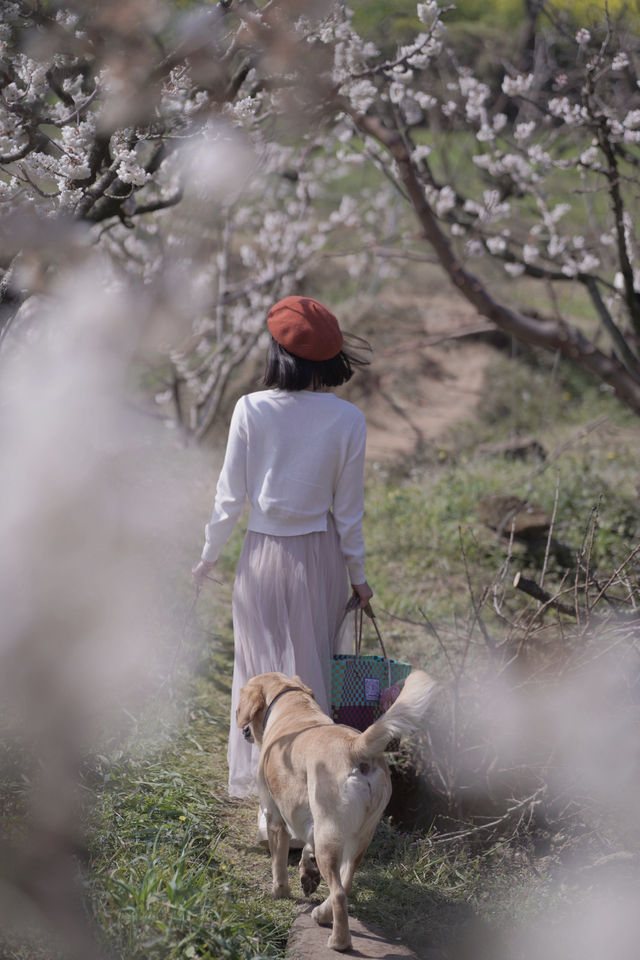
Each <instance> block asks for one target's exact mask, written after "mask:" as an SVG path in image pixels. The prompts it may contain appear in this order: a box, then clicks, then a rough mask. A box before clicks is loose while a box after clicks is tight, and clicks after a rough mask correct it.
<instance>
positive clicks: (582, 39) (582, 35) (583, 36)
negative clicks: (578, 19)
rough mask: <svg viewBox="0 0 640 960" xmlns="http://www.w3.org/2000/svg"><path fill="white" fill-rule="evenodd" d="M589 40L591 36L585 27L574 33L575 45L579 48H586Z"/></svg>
mask: <svg viewBox="0 0 640 960" xmlns="http://www.w3.org/2000/svg"><path fill="white" fill-rule="evenodd" d="M590 40H591V34H590V33H589V31H588V30H587V29H586V28H585V27H581V28H580V29H579V30H578V32H577V33H576V43H577V44H578V46H579V47H584V46H586V45H587V44H588V43H589V41H590Z"/></svg>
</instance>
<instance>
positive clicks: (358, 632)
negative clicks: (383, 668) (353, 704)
mask: <svg viewBox="0 0 640 960" xmlns="http://www.w3.org/2000/svg"><path fill="white" fill-rule="evenodd" d="M364 613H366V615H367V616H368V617H369V619H370V620H371V622H372V623H373V628H374V630H375V631H376V636H377V637H378V643H379V644H380V649H381V650H382V656H383V658H384V662H385V663H386V665H387V673H388V676H389V686H391V662H390V660H389V658H388V657H387V651H386V650H385V647H384V641H383V639H382V634H381V633H380V630H379V628H378V624H377V622H376V615H375V613H374V612H373V608H372V606H371V604H370V603H367V605H366V606H365V607H359V608H358V609H357V610H356V611H355V616H354V621H353V622H354V631H355V651H356V657H359V656H360V648H361V646H362V624H363V614H364Z"/></svg>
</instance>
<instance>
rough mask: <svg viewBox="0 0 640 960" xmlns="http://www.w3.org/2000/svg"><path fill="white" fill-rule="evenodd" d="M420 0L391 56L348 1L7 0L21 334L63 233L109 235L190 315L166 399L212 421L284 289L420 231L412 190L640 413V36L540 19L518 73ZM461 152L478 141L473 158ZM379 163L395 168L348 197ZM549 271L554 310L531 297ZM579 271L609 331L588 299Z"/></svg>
mask: <svg viewBox="0 0 640 960" xmlns="http://www.w3.org/2000/svg"><path fill="white" fill-rule="evenodd" d="M529 7H530V8H531V9H532V10H533V9H534V8H535V12H534V14H533V15H532V17H531V23H534V21H535V17H536V16H537V14H538V13H539V9H540V8H539V5H536V4H529ZM416 12H417V20H416V23H418V22H419V23H420V24H421V29H418V30H417V31H416V35H415V37H414V39H413V40H412V42H410V43H408V44H405V45H403V46H401V47H399V48H398V50H397V52H396V54H395V55H394V56H393V57H392V58H391V59H389V58H387V57H383V56H382V55H381V54H380V53H379V52H378V50H377V49H376V48H375V46H374V44H372V43H371V42H369V41H366V40H365V39H363V38H362V37H361V36H359V34H358V33H357V31H356V30H355V29H354V27H353V19H352V16H351V13H350V11H349V10H348V8H347V7H346V6H345V4H344V3H343V2H342V0H335V2H333V0H332V2H329V0H326V2H324V3H320V4H318V3H310V2H305V0H288V2H283V3H279V4H274V3H265V4H256V3H254V2H253V0H221V2H220V3H218V4H217V5H216V6H213V5H208V4H205V5H200V6H188V7H187V8H186V9H185V8H182V7H181V8H180V9H176V7H174V6H173V5H171V4H164V3H162V2H161V0H153V2H151V0H149V2H143V0H114V2H113V3H110V4H106V5H105V4H100V3H97V2H96V3H73V2H69V3H65V4H60V5H58V6H57V7H53V6H48V5H42V4H38V3H35V2H29V0H21V2H7V0H3V2H2V18H1V19H2V33H1V35H0V41H1V43H2V49H1V51H0V52H1V57H2V59H1V64H0V83H1V85H2V95H1V99H0V199H1V200H2V203H3V209H4V210H5V211H6V212H7V214H8V215H7V216H6V217H5V218H4V220H5V224H8V225H9V226H8V229H7V231H6V232H7V237H6V239H7V242H6V243H5V246H4V253H3V254H2V257H3V259H2V260H1V261H0V267H1V268H2V270H3V276H2V279H1V281H0V337H2V336H3V334H4V335H7V334H8V333H9V331H11V330H12V328H14V332H15V326H16V324H15V319H14V318H15V317H16V316H17V318H18V321H19V320H20V317H21V315H22V314H23V313H24V307H23V308H21V304H23V303H24V301H25V299H27V301H28V298H29V296H30V295H31V294H33V293H42V292H43V291H44V292H45V293H46V290H47V284H48V283H49V278H50V276H51V272H52V271H51V263H52V262H59V258H60V256H61V255H62V254H61V252H60V249H59V248H60V245H59V244H58V245H56V244H55V243H54V244H53V247H54V248H55V247H56V246H57V249H56V250H55V256H53V255H52V252H51V251H52V243H51V235H52V231H53V232H54V233H55V230H60V231H62V233H61V236H62V237H63V240H64V246H65V249H66V250H67V251H72V252H73V256H72V257H71V259H69V256H70V255H69V256H67V261H68V262H69V263H70V264H71V266H72V267H73V268H74V269H77V264H78V262H79V259H78V258H80V259H82V256H83V255H84V251H85V250H86V248H87V246H93V247H96V248H98V249H99V250H100V251H102V253H103V254H105V255H106V261H105V262H108V263H109V272H108V280H106V279H105V282H108V283H111V284H113V283H124V282H127V283H130V284H137V285H138V286H139V287H144V288H146V290H147V291H148V292H149V291H151V292H152V296H153V298H154V304H155V307H156V309H157V310H159V311H160V312H161V313H164V315H165V316H166V317H167V318H169V319H173V320H174V321H175V322H176V326H177V327H178V329H179V330H180V336H179V337H178V336H176V334H175V333H173V334H172V335H171V336H165V337H164V341H163V343H164V346H165V348H166V350H167V352H168V353H169V354H170V358H171V363H170V367H169V369H168V372H167V373H166V375H165V385H164V388H163V389H161V390H160V391H159V393H158V400H159V402H160V403H161V404H163V405H166V407H167V409H172V410H173V414H174V416H176V417H177V419H178V420H179V422H180V423H181V424H182V425H183V426H184V428H185V429H186V430H187V431H188V432H190V433H192V434H193V435H195V436H197V437H200V436H202V435H203V433H204V432H205V431H206V430H207V429H208V427H209V425H210V424H211V422H212V420H213V418H214V417H215V414H216V411H217V410H218V408H219V404H220V400H221V398H222V396H223V393H224V390H225V387H226V385H227V383H228V380H229V378H230V376H231V374H232V373H233V371H234V369H235V368H236V367H237V365H238V364H240V363H241V362H242V361H243V360H244V359H245V358H246V357H247V356H248V355H249V354H250V353H251V351H252V349H253V347H254V346H255V345H256V344H257V343H258V342H259V341H260V338H261V336H263V334H262V330H263V318H264V314H265V312H266V309H267V307H268V305H269V304H270V303H272V302H273V300H274V299H277V298H278V297H279V296H281V295H284V294H285V293H288V292H290V291H291V290H292V289H294V288H297V289H299V288H301V285H302V284H303V283H304V280H305V277H306V276H307V275H308V272H309V270H310V269H311V268H312V267H313V266H314V265H315V264H316V263H317V261H318V258H319V257H320V256H328V255H330V254H331V255H335V254H337V253H341V254H344V256H343V260H342V262H343V263H344V264H345V265H346V266H347V267H349V268H350V269H351V270H352V272H353V273H354V274H356V273H357V272H358V271H359V270H361V269H362V268H363V264H364V262H365V258H371V257H373V256H375V255H376V252H377V251H378V250H379V249H380V247H381V246H382V247H384V248H385V250H386V251H387V252H388V250H389V246H390V244H395V246H396V247H397V248H398V251H399V252H403V251H404V252H408V248H409V247H412V246H414V245H415V229H414V230H412V231H408V230H407V231H405V234H406V236H405V235H403V233H402V232H398V231H394V230H393V229H392V228H391V226H390V221H389V219H388V211H389V210H391V209H392V204H391V203H390V197H395V198H399V197H400V198H402V200H403V202H405V203H406V205H407V210H408V211H411V213H412V215H413V216H414V217H417V220H418V223H419V226H420V231H421V236H422V242H423V243H426V244H428V245H429V246H430V247H431V248H432V250H433V252H435V255H436V256H437V259H438V260H439V262H440V263H441V264H442V266H443V268H444V270H445V271H446V272H447V273H448V275H449V276H450V278H451V280H452V282H453V284H454V285H455V287H456V288H457V289H458V290H459V291H460V293H461V294H462V295H463V296H465V297H466V298H467V299H468V300H469V301H470V302H471V303H473V304H474V305H475V307H476V308H477V309H478V311H479V312H480V313H481V314H483V315H484V316H486V317H487V318H488V319H489V320H490V321H491V322H492V323H493V324H495V325H496V326H497V327H498V328H500V329H501V330H503V331H505V332H506V333H507V334H509V335H512V336H514V337H516V338H517V339H519V340H522V341H524V342H527V343H531V344H536V345H538V346H542V347H544V348H546V349H549V350H552V351H559V352H560V353H561V354H563V355H565V356H567V357H570V358H572V359H573V360H575V361H576V362H577V363H579V364H581V365H582V366H583V367H585V368H586V369H587V370H589V371H591V373H592V374H594V375H595V376H596V377H597V378H599V379H600V380H601V381H602V382H603V383H605V384H607V385H608V386H609V387H610V388H611V389H612V390H613V391H614V392H615V393H616V394H617V396H618V397H619V398H620V399H621V400H622V402H624V403H625V404H627V405H628V406H629V407H630V408H631V409H632V410H634V412H636V413H640V370H639V356H640V346H639V344H640V298H639V292H638V291H640V267H639V265H638V263H637V245H636V238H635V232H634V223H635V204H636V197H635V193H636V190H635V185H636V179H637V177H636V172H637V167H638V162H639V160H638V153H637V149H638V148H637V143H638V141H639V140H640V91H639V89H638V82H637V75H636V71H635V57H636V41H635V38H634V37H633V35H631V34H630V33H626V34H620V33H617V32H616V30H614V28H613V27H612V25H611V24H609V23H607V21H606V19H605V18H604V15H603V24H602V29H600V30H599V31H598V30H597V28H592V31H591V32H589V31H588V30H587V29H586V28H581V29H580V30H578V31H577V33H575V31H574V32H573V33H572V34H571V35H570V36H568V35H567V33H566V31H565V33H564V34H563V33H562V30H561V29H560V28H558V29H555V30H554V29H552V28H551V27H545V29H544V30H542V29H539V30H534V31H532V32H530V36H529V40H528V43H529V50H530V54H531V56H529V57H528V58H525V59H526V60H527V62H528V66H526V67H525V68H524V69H525V72H523V62H524V61H523V60H522V58H521V57H519V56H514V66H511V65H510V64H509V63H506V64H505V65H504V69H503V70H502V71H501V75H500V79H499V82H498V83H497V84H496V85H495V86H492V85H491V84H490V83H489V82H488V81H487V80H486V78H484V79H483V78H478V77H476V76H475V74H474V70H473V64H467V63H463V62H460V60H459V58H458V56H457V54H456V51H455V50H454V49H453V48H452V47H450V46H449V44H448V42H447V32H446V27H445V22H446V15H447V10H446V9H443V10H441V9H440V7H439V6H438V4H437V3H436V2H435V0H432V2H426V3H418V4H417V8H416ZM592 34H593V35H592ZM451 150H458V151H461V152H462V154H463V155H465V156H466V162H465V163H463V164H461V165H459V167H458V169H459V170H460V171H461V172H460V173H458V174H456V173H455V172H454V173H452V172H451V170H450V168H449V165H448V164H447V163H446V154H447V152H449V151H451ZM443 155H444V156H445V161H444V162H443V161H442V156H443ZM363 164H365V165H370V164H372V165H375V166H376V167H377V168H378V169H379V171H381V172H382V174H383V175H384V179H383V180H381V185H380V186H378V187H375V188H371V189H370V190H367V191H362V192H360V193H359V194H358V195H357V196H353V195H350V194H349V193H348V192H347V193H345V188H344V183H347V184H348V182H349V181H348V180H345V179H344V177H345V173H346V172H347V171H348V169H349V167H350V166H351V165H363ZM9 214H10V215H9ZM70 222H73V223H75V224H80V225H81V226H82V230H81V231H80V233H78V232H75V233H74V232H73V231H71V232H70V229H69V224H70ZM25 223H31V225H32V229H31V230H30V231H29V230H26V228H25V226H24V224H25ZM43 223H44V224H46V229H45V230H44V235H46V236H47V237H48V238H49V241H48V245H47V247H46V250H44V251H43V247H42V242H43V241H42V236H43V232H42V230H41V229H40V226H41V225H42V224H43ZM34 224H37V225H38V226H37V227H36V228H35V229H33V225H34ZM25 230H26V232H25ZM410 234H411V236H410ZM407 238H408V239H407ZM56 258H58V259H56ZM35 261H37V262H38V266H37V268H36V266H34V263H35ZM496 265H497V266H498V269H499V270H500V271H502V272H503V276H505V278H506V279H509V278H511V280H512V285H511V286H509V285H508V284H505V283H500V284H496V283H495V278H496ZM106 276H107V274H106V273H105V278H106ZM519 278H521V279H519ZM525 281H526V283H527V284H529V285H531V284H538V285H539V286H540V288H541V293H543V294H544V295H548V297H549V303H550V307H549V309H548V311H547V312H543V311H541V310H540V308H539V307H537V309H536V310H530V309H526V307H524V306H522V305H520V304H522V302H523V300H524V298H523V297H522V296H521V295H520V287H521V285H522V283H523V282H525ZM568 285H572V287H573V288H575V287H577V288H579V289H580V290H582V291H584V294H585V296H586V298H587V299H588V301H589V303H590V305H591V308H592V312H593V315H594V316H595V317H596V318H597V321H598V324H599V326H597V327H595V326H594V325H593V324H592V325H591V327H590V328H587V327H585V329H582V328H580V327H579V326H578V325H576V324H575V323H572V322H571V321H570V318H569V317H568V316H566V315H565V313H564V312H563V310H562V308H561V306H560V300H561V291H562V289H563V287H567V286H568ZM494 287H496V288H497V289H499V290H500V294H499V295H498V294H497V293H495V292H494V290H493V288H494ZM530 289H531V287H530V286H528V287H527V290H530ZM539 300H540V296H539V295H536V302H537V303H538V301H539ZM20 308H21V309H20ZM18 326H19V323H18ZM587 329H591V333H588V332H585V331H586V330H587Z"/></svg>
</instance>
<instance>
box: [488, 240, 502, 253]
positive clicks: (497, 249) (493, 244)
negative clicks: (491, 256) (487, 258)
mask: <svg viewBox="0 0 640 960" xmlns="http://www.w3.org/2000/svg"><path fill="white" fill-rule="evenodd" d="M486 243H487V248H488V250H489V252H490V253H504V251H505V250H506V249H507V242H506V240H505V239H504V237H488V239H487V241H486Z"/></svg>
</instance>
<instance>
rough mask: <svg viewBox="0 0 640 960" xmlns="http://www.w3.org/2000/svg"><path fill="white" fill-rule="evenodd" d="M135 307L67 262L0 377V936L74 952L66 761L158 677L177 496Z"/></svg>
mask: <svg viewBox="0 0 640 960" xmlns="http://www.w3.org/2000/svg"><path fill="white" fill-rule="evenodd" d="M150 307H151V303H150V302H149V301H148V300H147V299H145V298H144V297H143V296H141V295H140V294H139V293H137V292H135V291H134V290H133V289H127V288H125V287H120V288H118V287H116V286H115V285H111V286H109V285H108V284H106V283H105V270H104V264H103V263H102V262H101V261H99V260H98V259H95V260H93V259H89V260H88V262H87V263H85V264H84V265H76V266H75V267H74V270H73V273H71V271H69V272H67V273H64V272H63V273H61V274H60V276H59V277H58V279H57V281H56V282H55V283H54V285H53V289H52V291H51V295H50V296H49V297H47V299H46V300H44V299H43V300H42V301H38V302H36V301H35V298H32V300H31V301H27V303H26V304H25V306H24V307H23V308H22V316H21V317H20V318H19V322H18V323H17V324H16V325H15V327H14V331H15V333H14V335H13V338H12V340H11V341H10V342H9V343H8V344H7V345H6V349H5V353H4V357H3V376H2V380H1V381H0V449H2V471H0V504H1V510H0V536H1V539H2V543H3V551H2V555H1V556H0V608H1V609H2V633H1V634H0V704H1V705H2V708H1V714H0V741H2V742H3V744H4V747H3V750H2V752H1V753H0V773H1V774H2V779H3V780H6V778H7V777H8V776H11V777H12V778H13V780H14V781H15V779H16V778H18V779H19V778H20V776H22V777H23V778H24V780H25V781H26V783H27V784H28V787H27V809H26V810H25V811H24V818H25V819H24V822H23V824H22V826H21V827H19V828H18V830H17V834H18V835H17V836H16V837H14V838H13V839H12V842H11V843H10V842H9V841H8V840H5V841H4V842H3V841H2V840H1V839H0V926H7V925H8V924H11V925H12V927H13V928H14V929H17V930H19V929H20V927H21V926H23V927H24V928H25V929H32V928H33V927H37V926H38V925H39V924H42V925H43V927H44V929H48V928H49V929H53V930H54V931H55V932H57V934H58V935H59V936H60V937H61V940H62V943H63V944H64V946H65V949H66V951H67V952H66V953H65V955H68V956H74V957H75V956H78V957H83V960H89V958H90V957H91V956H96V955H97V950H96V948H95V944H94V943H93V941H92V939H91V937H90V936H89V933H88V931H87V928H86V923H85V922H84V917H83V912H82V910H81V908H80V900H79V897H78V895H77V893H76V888H75V882H76V879H75V874H76V869H75V866H74V862H75V861H74V856H73V854H74V852H75V851H76V850H77V849H78V846H79V845H80V844H81V837H80V835H79V830H80V829H81V828H80V826H79V816H78V813H79V807H78V768H79V765H80V763H81V762H82V760H83V758H85V757H86V755H87V752H89V751H91V750H92V749H95V748H99V747H100V746H101V745H103V744H105V743H108V742H109V740H110V738H112V737H113V736H114V735H116V734H117V733H118V728H119V727H120V726H121V724H122V722H123V720H124V717H125V715H126V711H132V710H135V709H136V708H137V707H139V706H140V704H141V703H142V700H143V697H144V695H145V694H146V693H148V692H149V688H150V681H151V682H153V678H154V677H156V678H157V677H161V676H162V675H164V674H166V671H167V665H166V663H164V664H163V662H162V656H163V654H162V650H161V649H159V647H162V646H163V645H164V644H163V643H162V640H163V638H162V632H161V630H160V629H159V625H160V623H161V620H162V610H161V609H160V606H161V604H160V600H159V598H160V597H161V596H162V595H163V591H162V590H161V589H160V588H159V585H158V583H157V577H158V568H159V566H161V563H160V562H159V561H161V558H163V557H166V555H167V553H168V545H169V544H171V543H172V536H171V529H172V526H173V524H174V523H175V522H177V521H175V520H174V519H173V518H174V517H175V513H174V510H176V509H177V503H178V498H177V497H176V498H175V499H174V497H173V494H174V493H175V491H171V490H170V489H169V487H170V482H169V481H168V480H167V476H166V474H165V472H164V471H162V477H161V479H162V483H163V494H164V499H163V500H162V501H161V500H160V497H159V495H158V492H159V491H158V489H157V484H156V480H157V479H160V476H159V475H158V476H155V477H154V475H153V471H152V469H151V467H150V466H149V464H147V463H145V460H146V458H147V457H148V458H149V459H150V461H151V463H153V464H156V463H157V460H158V453H157V451H156V450H155V449H153V450H152V449H151V448H150V446H149V438H150V437H151V440H153V437H152V431H151V428H150V425H149V422H144V423H142V422H141V418H140V417H139V415H137V414H135V413H132V412H131V409H130V408H127V406H126V405H125V400H126V397H125V377H126V373H127V368H128V362H129V360H130V357H131V354H132V351H133V349H134V347H135V345H136V341H137V338H138V336H139V333H140V329H141V324H142V323H143V322H144V320H145V317H146V316H147V314H148V311H149V309H150ZM145 444H146V445H147V449H145ZM154 578H156V582H155V584H154ZM170 652H171V651H170V650H169V653H170ZM2 766H5V769H4V770H2V769H1V768H2ZM16 770H18V771H22V774H20V772H18V774H17V776H16ZM23 829H24V833H22V831H23Z"/></svg>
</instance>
